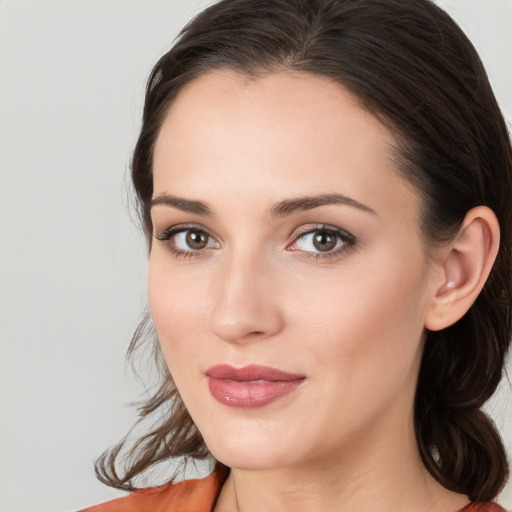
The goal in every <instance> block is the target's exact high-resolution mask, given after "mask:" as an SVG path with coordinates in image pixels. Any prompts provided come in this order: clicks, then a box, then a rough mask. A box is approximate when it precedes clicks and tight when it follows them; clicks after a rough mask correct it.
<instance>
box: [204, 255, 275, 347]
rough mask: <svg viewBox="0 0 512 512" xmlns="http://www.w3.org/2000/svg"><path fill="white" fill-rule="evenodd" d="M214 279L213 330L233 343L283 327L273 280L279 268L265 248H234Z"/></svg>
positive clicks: (268, 334)
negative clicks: (259, 249) (254, 249)
mask: <svg viewBox="0 0 512 512" xmlns="http://www.w3.org/2000/svg"><path fill="white" fill-rule="evenodd" d="M217 271H218V273H217V275H216V276H215V279H214V280H213V282H212V286H213V288H214V289H213V290H212V296H213V297H214V303H213V308H212V313H211V318H210V324H211V325H210V327H211V330H212V331H213V332H214V334H216V335H217V336H218V337H219V338H222V339H224V340H225V341H228V342H231V343H233V342H234V343H237V342H244V341H247V340H248V339H249V338H250V337H255V336H256V335H257V336H256V337H258V338H262V337H268V336H272V335H273V334H276V333H277V332H278V331H279V330H280V329H281V327H282V315H281V311H280V308H279V307H278V304H277V301H276V300H275V298H276V297H275V294H273V293H272V288H273V286H272V283H275V282H276V281H275V279H276V278H277V275H276V273H277V269H276V268H275V265H273V262H272V261H270V259H269V258H268V257H266V255H265V253H264V251H263V250H261V251H253V250H248V249H247V248H245V249H241V250H239V251H236V250H233V251H231V252H230V254H229V255H226V257H224V258H223V261H222V262H221V263H220V264H219V267H218V269H217Z"/></svg>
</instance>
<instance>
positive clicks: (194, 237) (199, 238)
mask: <svg viewBox="0 0 512 512" xmlns="http://www.w3.org/2000/svg"><path fill="white" fill-rule="evenodd" d="M207 242H208V238H207V236H206V235H205V234H204V233H201V232H198V231H190V232H189V233H187V245H188V246H189V247H190V248H191V249H204V248H205V247H206V244H207Z"/></svg>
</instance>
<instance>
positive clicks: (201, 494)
mask: <svg viewBox="0 0 512 512" xmlns="http://www.w3.org/2000/svg"><path fill="white" fill-rule="evenodd" d="M224 480H225V473H224V471H221V472H216V473H212V474H210V475H209V476H207V477H206V478H202V479H194V480H184V481H183V482H178V483H176V484H168V485H163V486H161V487H151V488H149V489H143V490H141V491H135V492H134V493H132V494H130V495H128V496H126V497H124V498H118V499H115V500H112V501H107V502H106V503H103V504H101V505H96V506H94V507H90V508H86V509H84V510H82V511H80V512H211V511H212V510H213V507H214V505H215V502H216V501H217V498H218V495H219V492H220V489H221V488H222V484H223V483H224ZM459 512H506V510H505V509H504V508H502V507H500V506H499V505H497V504H496V503H471V504H470V505H468V506H466V507H464V508H463V509H461V510H459Z"/></svg>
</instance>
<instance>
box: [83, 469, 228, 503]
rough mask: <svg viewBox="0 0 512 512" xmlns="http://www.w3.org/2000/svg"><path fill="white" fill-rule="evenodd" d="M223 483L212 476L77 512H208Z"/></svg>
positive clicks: (219, 476)
mask: <svg viewBox="0 0 512 512" xmlns="http://www.w3.org/2000/svg"><path fill="white" fill-rule="evenodd" d="M223 481H224V477H223V475H222V474H221V473H215V472H214V473H212V474H210V475H209V476H207V477H206V478H201V479H194V480H184V481H182V482H178V483H176V484H167V485H162V486H161V487H151V488H148V489H143V490H140V491H135V492H133V493H132V494H130V495H128V496H125V497H124V498H118V499H115V500H112V501H107V502H106V503H102V504H100V505H95V506H93V507H89V508H86V509H83V510H82V511H81V512H147V511H148V510H151V511H152V512H210V510H211V509H212V507H213V504H214V503H215V500H216V499H217V496H218V494H219V491H220V488H221V487H222V483H223Z"/></svg>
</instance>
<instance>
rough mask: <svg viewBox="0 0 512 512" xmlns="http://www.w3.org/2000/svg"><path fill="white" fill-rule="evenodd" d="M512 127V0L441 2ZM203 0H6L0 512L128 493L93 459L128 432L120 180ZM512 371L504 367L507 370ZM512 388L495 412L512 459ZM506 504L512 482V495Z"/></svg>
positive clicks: (1, 97) (130, 245)
mask: <svg viewBox="0 0 512 512" xmlns="http://www.w3.org/2000/svg"><path fill="white" fill-rule="evenodd" d="M440 3H442V5H443V6H445V7H446V8H447V9H448V11H449V12H450V13H451V14H452V15H453V16H454V17H455V19H456V20H458V22H459V23H460V24H461V25H462V27H463V28H464V29H465V30H466V32H467V33H468V34H469V36H470V38H471V39H472V40H473V42H474V43H475V44H476V46H477V48H478V50H479V52H480V54H481V56H482V59H483V61H484V63H485V65H486V66H487V70H488V72H489V75H490V77H491V81H492V83H493V85H494V88H495V91H496V93H497V96H498V99H499V101H500V103H501V106H502V108H503V110H504V112H505V115H506V116H507V119H508V121H509V123H510V121H511V120H512V67H511V66H510V62H512V34H511V27H512V0H444V1H442V2H441V1H440ZM207 4H208V2H206V1H204V0H203V1H199V0H165V1H164V0H3V1H2V0H0V171H1V172H0V234H1V236H0V342H1V346H0V404H1V419H0V454H1V455H0V511H2V512H45V511H48V512H50V511H51V512H59V511H70V510H76V509H79V508H81V507H84V506H86V505H92V504H94V503H98V502H101V501H104V500H107V499H111V498H115V497H117V496H119V495H120V494H121V493H120V492H118V491H115V490H113V489H110V488H108V487H105V486H103V485H102V484H100V483H99V482H97V481H96V480H95V477H94V472H93V460H94V459H95V457H96V456H98V455H99V454H100V453H101V452H102V450H103V449H104V448H106V447H107V446H109V445H111V444H112V443H113V442H114V441H116V440H118V439H119V438H120V437H121V436H122V435H123V434H124V433H125V432H126V431H127V429H128V427H129V426H131V424H132V422H133V420H134V418H135V415H134V411H133V410H132V409H130V408H128V407H126V404H127V402H129V401H130V400H134V399H135V398H136V397H137V394H138V393H139V391H140V390H139V388H137V386H136V385H135V383H134V379H133V378H132V377H131V376H130V373H129V372H128V371H126V370H125V366H124V356H125V350H126V347H127V344H128V342H129V339H130V336H131V333H132V331H133V329H134V327H135V326H136V324H137V322H138V319H139V317H140V313H141V311H142V309H143V308H144V306H145V303H146V298H145V273H146V249H145V246H144V240H143V237H142V236H141V233H140V232H139V231H138V230H137V228H136V227H135V226H134V224H133V223H132V222H131V220H130V216H129V207H128V205H129V199H128V198H127V187H126V175H127V169H128V162H129V159H130V154H131V150H132V148H133V146H134V143H135V140H136V137H137V133H138V129H139V123H140V117H141V112H142V102H143V89H144V84H145V81H146V79H147V76H148V73H149V71H150V68H151V66H152V65H153V64H154V63H155V62H156V60H157V58H158V57H159V56H160V55H161V54H163V53H164V52H165V51H166V50H167V49H168V48H169V46H170V45H171V42H172V40H173V39H174V37H175V36H176V34H177V31H178V30H179V28H181V27H182V26H183V25H184V24H185V22H186V21H188V20H189V19H190V17H191V16H192V15H194V14H195V13H197V12H198V11H199V10H200V9H201V8H203V7H204V6H206V5H207ZM509 368H510V365H509ZM509 371H510V370H509ZM510 396H511V389H510V385H509V384H508V383H506V382H505V383H503V386H502V390H501V392H500V394H499V396H498V397H497V398H496V399H495V400H494V401H493V402H492V404H491V405H490V406H489V410H490V411H491V413H492V415H493V417H494V418H495V421H496V422H497V424H498V426H499V427H500V429H501V432H502V434H503V436H504V438H505V441H506V443H507V446H508V450H509V453H512V403H511V400H510ZM501 499H502V502H503V504H504V505H506V506H507V507H509V508H510V507H512V486H511V485H510V484H509V486H508V487H507V489H506V490H505V492H504V493H503V495H502V498H501Z"/></svg>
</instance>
